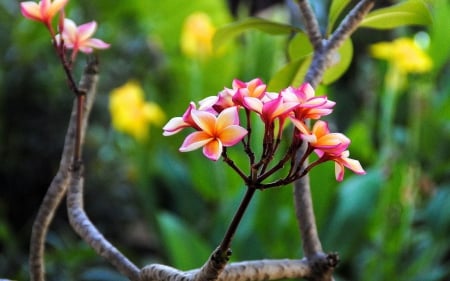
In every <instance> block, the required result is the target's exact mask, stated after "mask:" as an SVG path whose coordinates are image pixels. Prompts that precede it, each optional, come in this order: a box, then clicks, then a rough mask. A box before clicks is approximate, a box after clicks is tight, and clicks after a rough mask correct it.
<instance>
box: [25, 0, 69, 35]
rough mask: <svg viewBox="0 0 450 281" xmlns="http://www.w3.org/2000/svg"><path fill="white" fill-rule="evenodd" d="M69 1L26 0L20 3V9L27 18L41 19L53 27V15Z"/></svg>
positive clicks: (48, 26) (49, 26)
mask: <svg viewBox="0 0 450 281" xmlns="http://www.w3.org/2000/svg"><path fill="white" fill-rule="evenodd" d="M67 2H68V0H54V1H51V0H42V1H39V2H38V3H36V2H33V1H25V2H22V3H20V11H21V13H22V15H23V16H24V17H26V18H27V19H31V20H34V21H40V22H42V23H44V24H45V25H46V26H47V28H49V29H51V22H52V19H53V17H54V16H55V15H56V14H57V13H58V12H59V11H61V10H62V9H63V8H64V6H65V5H66V4H67Z"/></svg>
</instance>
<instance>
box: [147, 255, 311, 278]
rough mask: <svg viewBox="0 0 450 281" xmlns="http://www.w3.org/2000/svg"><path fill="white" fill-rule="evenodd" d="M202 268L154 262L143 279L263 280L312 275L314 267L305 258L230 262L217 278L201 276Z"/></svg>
mask: <svg viewBox="0 0 450 281" xmlns="http://www.w3.org/2000/svg"><path fill="white" fill-rule="evenodd" d="M199 272H200V269H194V270H190V271H181V270H178V269H175V268H173V267H170V266H166V265H161V264H152V265H149V266H146V267H144V268H143V269H142V270H141V281H154V280H158V281H200V280H202V281H203V280H208V281H210V280H217V281H262V280H279V279H286V278H304V277H308V276H311V275H312V273H313V268H312V267H311V265H310V264H309V263H308V262H307V261H306V260H305V259H302V260H290V259H281V260H256V261H244V262H236V263H230V264H228V265H227V266H226V267H225V268H224V269H223V272H222V273H221V274H220V275H219V276H218V278H217V279H202V278H199V277H200V275H199Z"/></svg>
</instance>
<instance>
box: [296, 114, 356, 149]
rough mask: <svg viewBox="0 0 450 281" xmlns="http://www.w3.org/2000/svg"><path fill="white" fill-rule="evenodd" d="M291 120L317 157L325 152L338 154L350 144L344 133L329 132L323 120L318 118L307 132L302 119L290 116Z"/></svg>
mask: <svg viewBox="0 0 450 281" xmlns="http://www.w3.org/2000/svg"><path fill="white" fill-rule="evenodd" d="M291 120H292V122H293V123H294V125H295V127H296V128H297V129H298V130H299V131H300V133H301V138H302V139H304V140H306V141H307V142H308V143H309V145H310V146H311V147H312V148H314V150H315V152H316V153H317V154H318V155H319V157H323V155H325V154H326V155H327V156H340V155H341V154H342V152H343V151H345V150H346V149H347V148H348V146H349V144H350V139H349V138H347V137H346V136H345V135H344V134H341V133H330V130H329V128H328V124H327V122H325V121H322V120H318V121H317V122H316V123H314V126H313V128H312V130H311V131H310V132H309V130H308V128H307V126H306V125H305V124H304V123H303V122H302V121H299V120H297V119H294V118H291Z"/></svg>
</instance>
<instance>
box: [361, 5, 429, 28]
mask: <svg viewBox="0 0 450 281" xmlns="http://www.w3.org/2000/svg"><path fill="white" fill-rule="evenodd" d="M431 22H432V20H431V14H430V11H429V9H428V7H427V5H426V4H425V3H424V2H423V1H421V0H410V1H406V2H402V3H400V4H397V5H394V6H391V7H387V8H382V9H378V10H375V11H373V12H371V13H369V14H368V15H367V16H366V17H365V18H364V20H363V21H362V23H361V25H360V27H368V28H375V29H391V28H395V27H399V26H404V25H429V24H431Z"/></svg>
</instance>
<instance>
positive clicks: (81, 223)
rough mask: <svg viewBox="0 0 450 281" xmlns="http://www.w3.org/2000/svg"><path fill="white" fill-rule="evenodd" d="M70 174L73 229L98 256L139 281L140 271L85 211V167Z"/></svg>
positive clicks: (70, 216)
mask: <svg viewBox="0 0 450 281" xmlns="http://www.w3.org/2000/svg"><path fill="white" fill-rule="evenodd" d="M70 173H72V176H71V182H70V184H69V190H68V194H67V212H68V214H69V221H70V224H71V225H72V228H73V229H74V230H75V232H76V233H78V235H80V236H81V237H82V238H83V240H84V241H86V243H88V244H89V245H90V246H91V247H92V248H93V249H94V250H95V251H96V252H97V254H98V255H100V256H102V257H104V258H105V259H106V260H108V261H109V262H110V263H111V264H112V265H114V266H115V267H116V268H117V270H118V271H119V272H120V273H122V274H123V275H125V276H126V277H128V278H129V279H130V280H132V281H139V269H138V268H137V267H136V266H135V265H134V264H133V263H132V262H131V261H129V260H128V259H127V258H126V257H125V256H124V255H123V254H122V253H121V252H120V251H119V250H118V249H117V248H115V247H114V246H113V245H112V244H111V243H109V242H108V240H106V238H105V237H104V236H103V235H102V234H101V233H100V231H99V230H98V229H97V228H96V227H95V226H94V224H93V223H92V222H91V221H90V220H89V218H88V216H87V215H86V213H85V211H84V209H83V186H84V179H83V167H82V166H79V167H77V166H74V167H73V168H72V169H71V170H70Z"/></svg>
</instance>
